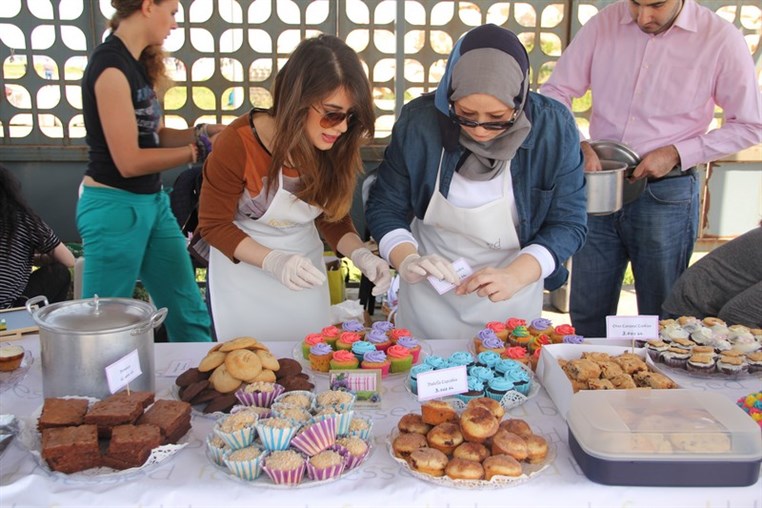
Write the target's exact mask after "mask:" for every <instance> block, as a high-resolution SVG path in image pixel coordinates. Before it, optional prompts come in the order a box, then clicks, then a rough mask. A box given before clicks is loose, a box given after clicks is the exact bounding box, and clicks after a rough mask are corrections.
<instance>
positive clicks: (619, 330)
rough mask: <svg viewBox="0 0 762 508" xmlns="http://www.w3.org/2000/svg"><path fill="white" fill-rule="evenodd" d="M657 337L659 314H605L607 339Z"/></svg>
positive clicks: (647, 338) (646, 338) (649, 338)
mask: <svg viewBox="0 0 762 508" xmlns="http://www.w3.org/2000/svg"><path fill="white" fill-rule="evenodd" d="M658 337H659V316H606V338H607V339H633V340H634V339H641V340H651V339H657V338H658Z"/></svg>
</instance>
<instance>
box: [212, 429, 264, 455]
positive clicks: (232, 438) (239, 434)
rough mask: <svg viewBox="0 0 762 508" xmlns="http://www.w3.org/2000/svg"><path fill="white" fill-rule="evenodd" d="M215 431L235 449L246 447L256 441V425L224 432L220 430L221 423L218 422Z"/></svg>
mask: <svg viewBox="0 0 762 508" xmlns="http://www.w3.org/2000/svg"><path fill="white" fill-rule="evenodd" d="M213 431H214V433H215V434H216V435H217V436H219V437H220V439H222V440H223V441H225V444H226V445H228V446H229V447H230V448H232V449H233V450H238V449H239V448H246V447H247V446H249V445H250V444H251V443H253V442H254V438H255V437H256V435H257V434H256V430H255V428H254V427H244V428H242V429H240V430H236V431H235V432H223V431H222V430H220V428H219V424H217V425H215V426H214V429H213Z"/></svg>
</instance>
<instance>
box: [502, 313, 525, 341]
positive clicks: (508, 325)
mask: <svg viewBox="0 0 762 508" xmlns="http://www.w3.org/2000/svg"><path fill="white" fill-rule="evenodd" d="M526 325H527V322H526V320H524V319H521V318H515V317H512V318H508V319H506V320H505V329H506V330H508V338H509V340H510V335H511V333H513V330H515V329H516V327H517V326H526Z"/></svg>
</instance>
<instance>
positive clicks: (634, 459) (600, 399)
mask: <svg viewBox="0 0 762 508" xmlns="http://www.w3.org/2000/svg"><path fill="white" fill-rule="evenodd" d="M567 423H568V425H569V447H570V448H571V451H572V455H573V456H574V458H575V459H576V460H577V462H578V463H579V466H580V468H581V469H582V471H583V472H584V473H585V475H586V476H587V477H588V478H589V479H591V480H592V481H594V482H597V483H603V484H606V485H647V486H696V487H699V486H705V487H722V486H747V485H753V484H754V483H756V481H757V480H758V479H759V470H760V462H761V461H762V433H760V429H759V426H758V425H757V424H756V422H754V420H752V419H751V418H749V416H748V415H747V414H746V413H744V412H743V410H742V409H740V408H739V407H738V406H736V405H735V403H733V401H731V400H730V399H728V398H727V397H725V396H724V395H722V394H720V393H714V392H697V391H691V390H648V389H637V390H608V391H596V392H592V391H581V392H579V393H577V394H575V395H574V396H573V397H572V401H571V407H570V409H569V414H568V418H567Z"/></svg>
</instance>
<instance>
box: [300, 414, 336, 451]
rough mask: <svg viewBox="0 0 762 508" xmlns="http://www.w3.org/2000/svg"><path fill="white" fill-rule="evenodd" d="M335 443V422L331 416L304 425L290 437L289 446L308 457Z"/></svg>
mask: <svg viewBox="0 0 762 508" xmlns="http://www.w3.org/2000/svg"><path fill="white" fill-rule="evenodd" d="M335 443H336V422H335V421H333V419H331V418H327V419H325V420H320V421H317V422H315V423H312V424H310V425H308V426H307V427H306V430H304V431H303V432H300V433H299V434H297V435H296V436H294V437H293V439H291V446H293V447H294V448H296V449H297V450H299V451H301V452H304V453H306V454H307V455H309V456H310V457H311V456H313V455H317V454H318V453H320V452H321V451H323V450H325V449H326V448H328V447H330V446H333V445H334V444H335Z"/></svg>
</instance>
